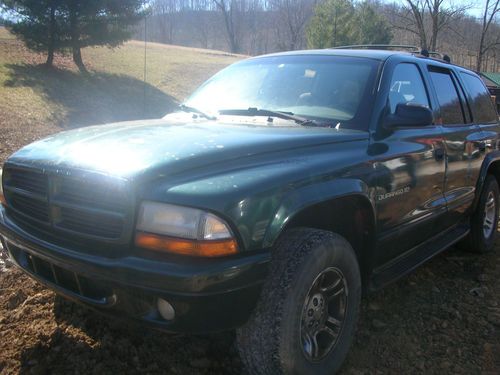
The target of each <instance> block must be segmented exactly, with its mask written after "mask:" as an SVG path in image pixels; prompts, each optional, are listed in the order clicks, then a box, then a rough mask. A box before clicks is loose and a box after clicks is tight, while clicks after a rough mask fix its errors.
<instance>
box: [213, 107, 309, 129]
mask: <svg viewBox="0 0 500 375" xmlns="http://www.w3.org/2000/svg"><path fill="white" fill-rule="evenodd" d="M219 113H220V114H221V115H229V116H268V117H271V118H272V117H277V118H282V119H285V120H293V121H295V122H296V123H297V124H299V125H304V126H307V125H318V123H317V122H316V121H314V120H310V119H306V118H304V117H301V116H296V115H294V114H293V113H292V112H284V111H273V110H270V109H260V108H255V107H250V108H247V109H221V110H220V111H219Z"/></svg>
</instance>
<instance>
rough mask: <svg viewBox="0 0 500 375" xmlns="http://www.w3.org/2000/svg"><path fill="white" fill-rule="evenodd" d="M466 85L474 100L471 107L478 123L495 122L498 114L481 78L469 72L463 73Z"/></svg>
mask: <svg viewBox="0 0 500 375" xmlns="http://www.w3.org/2000/svg"><path fill="white" fill-rule="evenodd" d="M461 76H462V79H463V80H464V82H465V87H466V88H467V91H468V92H469V94H470V96H471V98H472V102H471V109H472V115H473V116H474V122H476V123H488V122H495V121H496V120H497V114H496V111H495V108H494V107H493V103H492V101H491V97H490V93H489V91H488V89H487V88H486V87H485V86H484V84H483V81H481V79H480V78H478V77H476V76H473V75H472V74H469V73H461Z"/></svg>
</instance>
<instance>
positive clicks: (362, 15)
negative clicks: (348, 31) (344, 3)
mask: <svg viewBox="0 0 500 375" xmlns="http://www.w3.org/2000/svg"><path fill="white" fill-rule="evenodd" d="M354 24H355V38H356V44H389V43H390V42H391V40H392V32H391V27H390V25H389V23H388V22H387V20H386V19H385V18H384V17H383V16H381V15H380V14H379V13H377V12H376V11H375V9H374V8H373V7H372V6H371V5H370V3H369V2H368V1H365V2H363V3H361V4H359V5H357V6H356V8H355V18H354Z"/></svg>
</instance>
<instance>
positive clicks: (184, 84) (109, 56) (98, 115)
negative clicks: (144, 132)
mask: <svg viewBox="0 0 500 375" xmlns="http://www.w3.org/2000/svg"><path fill="white" fill-rule="evenodd" d="M241 58H242V56H236V55H230V54H227V53H224V52H218V51H211V50H201V49H193V48H186V47H175V46H168V45H162V44H155V43H150V44H148V46H147V74H146V80H147V83H146V84H144V82H143V77H144V44H143V43H141V42H138V41H131V42H128V43H126V44H125V45H123V46H122V47H119V48H115V49H109V48H105V47H99V48H86V49H84V50H83V59H84V61H85V62H86V65H87V68H88V69H89V71H90V74H88V75H84V74H81V73H79V72H78V70H77V69H76V68H75V67H74V65H73V63H72V61H71V59H70V58H69V57H62V56H57V58H56V60H55V65H56V69H46V68H45V67H43V66H41V65H40V64H42V63H43V62H44V61H45V56H43V55H41V54H35V53H32V52H30V51H28V50H27V49H26V48H25V47H24V46H23V44H22V43H21V42H19V41H18V40H16V39H15V38H14V37H13V36H12V35H11V34H9V33H8V31H7V30H6V29H5V28H2V27H0V129H1V131H0V165H1V164H2V163H3V160H4V159H5V158H6V157H7V156H8V155H9V154H10V153H12V152H13V151H15V150H16V149H17V148H19V147H21V146H22V145H24V144H26V143H29V142H31V141H33V140H35V139H38V138H40V137H42V136H45V135H47V134H50V133H53V132H57V131H60V130H64V129H67V128H71V127H76V126H83V125H91V124H101V123H106V122H112V121H123V120H134V119H140V118H157V117H160V116H162V115H164V114H165V113H167V112H168V111H170V110H172V108H173V107H174V106H175V105H176V104H177V103H178V102H179V101H181V100H183V99H184V98H185V97H186V96H187V95H188V94H189V93H190V92H191V91H192V90H193V89H195V88H196V87H197V86H198V85H199V84H201V83H202V82H203V81H205V80H206V79H207V78H209V77H210V76H211V75H212V74H214V73H215V72H217V71H218V70H220V69H221V68H223V67H225V66H226V65H229V64H231V63H233V62H235V61H237V60H239V59H241Z"/></svg>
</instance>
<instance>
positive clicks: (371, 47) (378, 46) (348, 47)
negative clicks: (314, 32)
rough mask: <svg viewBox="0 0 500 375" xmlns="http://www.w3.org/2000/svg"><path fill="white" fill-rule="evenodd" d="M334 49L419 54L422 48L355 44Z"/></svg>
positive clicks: (403, 45) (404, 45) (402, 45)
mask: <svg viewBox="0 0 500 375" xmlns="http://www.w3.org/2000/svg"><path fill="white" fill-rule="evenodd" d="M332 49H387V50H391V49H394V50H402V49H408V50H410V52H414V53H419V52H420V48H418V47H417V46H411V45H406V44H354V45H348V46H339V47H332Z"/></svg>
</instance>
